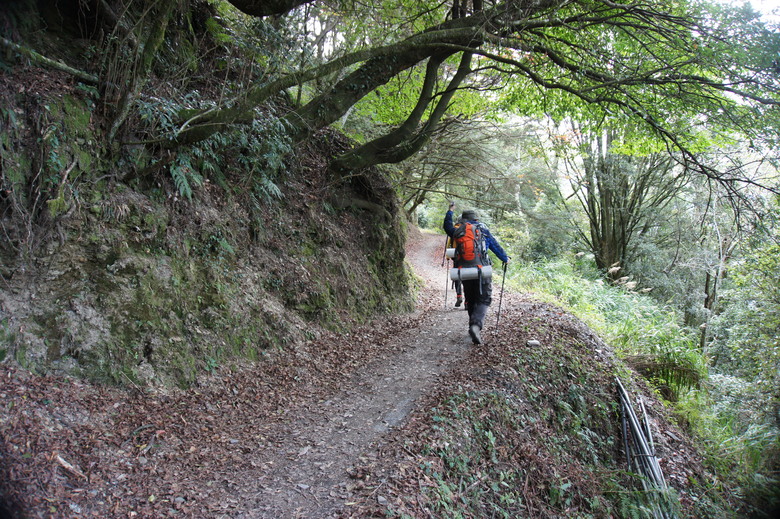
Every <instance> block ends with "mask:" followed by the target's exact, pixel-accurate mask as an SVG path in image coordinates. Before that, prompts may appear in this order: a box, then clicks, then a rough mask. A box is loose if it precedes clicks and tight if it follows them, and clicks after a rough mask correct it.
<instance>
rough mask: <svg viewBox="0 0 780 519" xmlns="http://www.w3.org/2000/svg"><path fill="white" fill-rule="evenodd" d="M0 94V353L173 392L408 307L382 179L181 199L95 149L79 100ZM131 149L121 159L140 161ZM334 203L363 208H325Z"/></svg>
mask: <svg viewBox="0 0 780 519" xmlns="http://www.w3.org/2000/svg"><path fill="white" fill-rule="evenodd" d="M8 86H9V85H8V84H7V83H6V84H5V87H6V88H4V89H3V93H2V95H3V99H4V101H6V104H5V106H6V107H7V108H4V109H3V112H2V116H3V118H2V120H3V131H2V133H0V146H2V152H3V159H2V160H3V163H2V164H3V169H2V182H3V185H2V187H3V189H4V190H5V192H6V194H7V196H5V197H4V198H3V199H2V201H0V205H2V220H0V223H1V224H2V227H3V231H4V233H5V235H6V236H8V237H10V238H11V239H9V240H3V242H2V244H1V245H0V258H2V269H1V270H0V277H2V280H1V281H2V285H1V286H0V359H2V358H4V359H6V360H5V361H11V359H15V360H16V361H17V362H19V363H20V364H22V365H24V366H26V367H28V368H31V369H33V370H36V371H39V372H58V373H64V374H73V375H77V376H84V377H87V378H89V379H92V380H97V381H103V382H109V383H118V384H158V383H162V384H166V385H172V384H177V385H181V386H186V385H188V384H190V383H192V382H193V381H194V380H195V379H196V377H197V376H198V374H199V373H202V372H203V371H207V370H211V369H213V368H215V367H217V366H219V365H222V364H224V363H229V362H234V361H241V362H244V361H245V360H247V359H248V360H250V361H259V360H261V359H262V356H263V352H265V351H267V350H268V349H269V348H285V347H287V346H291V345H294V344H297V343H300V342H301V341H306V340H308V339H311V338H313V337H315V336H316V335H317V334H318V333H319V330H321V329H322V327H325V328H330V329H339V328H342V327H346V326H351V325H352V324H354V323H356V322H361V321H365V320H366V319H368V318H370V317H372V316H375V315H377V314H379V313H384V312H396V311H403V310H408V309H410V308H411V295H410V279H409V276H408V273H407V272H406V269H405V267H404V260H403V258H404V247H403V246H404V235H403V234H404V233H403V228H402V224H401V219H400V218H399V217H398V211H397V206H396V203H395V197H394V195H393V192H392V190H391V189H390V187H389V186H388V184H387V183H386V182H385V181H384V180H383V179H382V177H381V175H380V174H379V173H378V172H373V173H372V174H371V176H357V177H350V178H349V179H338V178H333V177H332V176H331V175H330V174H328V173H327V171H326V169H325V167H324V166H319V167H305V166H298V167H288V168H286V169H285V170H284V171H283V172H282V173H281V175H280V177H279V181H278V184H279V187H280V190H281V192H282V196H281V197H280V198H278V199H271V198H269V199H268V200H266V201H265V203H264V204H262V205H261V206H260V207H257V206H256V204H255V206H254V207H252V203H251V201H250V200H249V199H248V198H247V195H246V193H244V192H242V191H241V190H240V189H231V187H230V186H226V185H222V184H220V185H217V183H214V182H208V181H206V182H205V184H204V185H203V186H202V187H200V188H199V189H197V190H195V192H194V195H193V198H192V200H186V199H182V198H181V197H178V196H176V189H175V186H174V185H173V184H172V182H171V180H170V178H169V177H166V176H165V174H164V172H162V173H160V172H158V173H157V174H155V175H154V176H152V177H151V178H144V179H142V181H134V182H129V183H128V182H125V181H123V180H122V179H124V178H126V176H127V175H126V171H125V168H127V167H128V164H127V162H126V161H125V160H126V156H124V155H121V154H120V155H117V154H116V151H115V150H109V149H104V148H102V147H101V145H100V143H101V138H102V134H103V127H104V125H103V126H101V125H100V124H96V122H95V120H96V118H95V116H94V110H93V106H94V105H93V104H92V101H91V99H90V97H89V95H88V94H89V93H88V92H81V91H79V89H78V88H77V87H75V86H74V87H70V88H67V89H65V90H66V93H65V94H62V92H61V91H59V92H57V95H53V96H51V97H50V98H46V99H42V98H40V96H38V95H36V94H37V93H34V92H25V91H23V92H18V91H16V92H15V91H13V90H12V89H10V88H8ZM41 121H43V125H42V123H41ZM41 132H44V133H43V134H42V133H41ZM41 135H49V137H46V138H43V139H41ZM325 152H326V150H316V149H303V150H299V151H298V153H307V154H317V153H325ZM134 157H135V158H134V160H135V161H137V162H138V163H136V164H134V165H133V167H135V168H139V169H141V168H143V167H145V166H147V165H148V164H149V158H148V157H145V154H144V153H135V154H134ZM144 161H146V162H144ZM311 162H312V163H315V164H326V161H325V160H317V161H311ZM204 176H205V175H204ZM336 194H338V196H336ZM345 195H346V198H347V200H352V201H359V202H360V203H354V204H350V203H347V204H342V203H336V200H343V197H344V196H345ZM34 198H35V199H34ZM365 203H368V206H369V207H380V208H382V209H381V211H378V212H377V211H372V210H368V209H366V208H365V207H366V205H365ZM250 208H252V209H250Z"/></svg>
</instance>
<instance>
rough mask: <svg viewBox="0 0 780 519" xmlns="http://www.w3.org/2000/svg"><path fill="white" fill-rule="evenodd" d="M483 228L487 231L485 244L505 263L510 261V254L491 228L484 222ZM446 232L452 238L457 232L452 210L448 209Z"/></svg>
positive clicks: (445, 217)
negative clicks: (499, 242) (492, 232)
mask: <svg viewBox="0 0 780 519" xmlns="http://www.w3.org/2000/svg"><path fill="white" fill-rule="evenodd" d="M469 221H470V223H477V221H476V220H469ZM482 229H483V230H484V231H485V232H484V233H483V236H484V237H485V245H486V246H487V248H488V249H489V250H491V251H493V254H495V255H496V256H497V257H498V259H500V260H501V261H503V262H504V263H506V262H507V261H509V256H507V255H506V252H504V249H502V248H501V245H499V244H498V241H497V240H496V239H495V238H494V237H493V235H492V234H490V230H489V229H488V228H487V227H486V226H485V225H484V224H483V225H482ZM444 232H446V233H447V236H449V237H450V238H452V235H453V233H454V232H455V224H453V223H452V211H447V214H446V215H444Z"/></svg>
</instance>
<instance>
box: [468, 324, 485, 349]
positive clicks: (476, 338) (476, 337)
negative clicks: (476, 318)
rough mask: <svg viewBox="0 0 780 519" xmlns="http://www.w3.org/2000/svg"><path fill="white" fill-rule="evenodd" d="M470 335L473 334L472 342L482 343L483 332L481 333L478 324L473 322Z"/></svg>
mask: <svg viewBox="0 0 780 519" xmlns="http://www.w3.org/2000/svg"><path fill="white" fill-rule="evenodd" d="M469 335H471V342H473V343H474V344H482V334H481V333H480V329H479V326H478V325H476V324H472V325H471V326H469Z"/></svg>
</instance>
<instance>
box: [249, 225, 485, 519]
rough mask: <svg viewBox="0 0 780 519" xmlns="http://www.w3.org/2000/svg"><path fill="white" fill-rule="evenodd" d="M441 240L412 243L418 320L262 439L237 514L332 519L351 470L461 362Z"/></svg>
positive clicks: (465, 345) (459, 323)
mask: <svg viewBox="0 0 780 519" xmlns="http://www.w3.org/2000/svg"><path fill="white" fill-rule="evenodd" d="M442 246H443V238H442V236H439V235H428V234H423V235H420V236H418V237H417V238H415V239H414V240H413V241H412V242H411V243H410V247H409V251H408V253H407V257H408V259H409V261H410V262H411V264H412V265H413V266H414V269H415V272H416V273H417V274H418V275H419V276H420V277H421V278H422V279H423V280H424V283H425V285H424V288H423V290H422V292H421V294H420V297H419V303H418V308H417V312H419V313H421V314H422V315H421V317H422V319H421V321H422V322H421V323H420V324H417V325H414V326H412V325H410V326H409V327H408V328H405V329H404V326H403V325H401V326H400V329H399V330H397V331H395V332H394V337H393V339H392V341H391V344H389V345H388V346H389V347H388V348H386V351H389V352H390V354H389V355H387V356H386V357H384V358H379V359H376V360H373V361H372V362H371V363H369V364H368V365H367V366H365V367H363V368H361V369H359V370H358V371H357V374H356V375H355V376H354V377H353V378H352V380H351V381H349V383H347V384H345V385H344V387H343V389H342V390H341V391H339V392H338V393H336V394H334V395H332V396H331V397H330V398H328V399H326V400H323V401H319V402H304V403H302V404H301V405H299V406H298V407H297V408H295V409H289V410H287V412H288V415H287V416H286V417H285V420H284V421H283V422H281V423H279V424H275V425H272V426H269V427H268V429H266V430H263V431H262V432H261V433H260V434H261V436H262V437H264V438H271V439H273V440H272V441H273V442H275V443H273V447H272V448H269V449H267V450H266V451H265V452H264V453H262V454H261V455H260V458H261V460H260V462H259V464H258V465H259V468H258V469H256V470H251V471H246V472H244V473H243V474H242V477H241V478H240V479H241V480H243V481H245V482H246V487H245V488H242V489H240V491H239V493H240V494H242V495H243V497H242V498H241V499H240V501H241V502H243V503H245V504H246V508H245V509H244V511H243V512H242V513H241V514H240V517H247V518H250V517H251V518H261V517H262V518H264V517H267V518H281V517H285V518H295V517H309V518H311V517H332V516H335V515H336V514H337V513H338V511H339V510H340V509H341V508H343V507H344V505H345V503H346V501H347V499H348V497H349V485H350V477H351V475H352V476H354V470H356V469H355V467H358V466H360V465H361V464H363V463H365V462H366V461H368V460H370V459H371V458H372V457H374V456H376V452H377V451H378V448H379V445H380V444H381V443H382V440H383V437H384V435H385V434H386V433H387V432H388V431H389V430H391V429H392V428H394V427H396V426H398V425H399V424H400V423H402V422H403V420H404V419H405V417H406V416H407V415H408V414H409V412H410V411H411V410H412V409H413V408H414V406H415V402H416V401H417V400H418V399H419V398H420V396H421V395H423V394H424V393H425V392H426V391H428V390H429V388H431V387H433V386H435V384H436V380H437V378H438V377H443V376H446V375H447V371H448V370H449V369H451V368H452V367H453V366H455V365H456V364H457V363H459V362H462V361H463V360H464V359H465V357H466V353H467V351H468V349H469V348H470V347H471V344H470V340H469V338H468V335H467V334H466V325H467V318H466V313H465V312H464V311H463V310H462V309H456V308H454V297H453V296H452V292H450V297H449V300H448V306H447V307H446V308H445V307H444V301H443V299H444V287H445V281H446V271H445V268H443V267H442V266H441V256H440V255H441V252H442Z"/></svg>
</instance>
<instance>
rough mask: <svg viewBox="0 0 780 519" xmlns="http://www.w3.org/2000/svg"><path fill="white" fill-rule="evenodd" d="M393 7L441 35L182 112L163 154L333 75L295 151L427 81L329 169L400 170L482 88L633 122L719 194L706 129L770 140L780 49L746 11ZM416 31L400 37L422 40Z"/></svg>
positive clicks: (579, 3) (661, 5) (543, 1)
mask: <svg viewBox="0 0 780 519" xmlns="http://www.w3.org/2000/svg"><path fill="white" fill-rule="evenodd" d="M233 3H234V4H235V5H236V6H237V7H239V8H241V9H242V10H244V11H245V12H249V13H253V12H256V11H252V10H251V9H249V5H248V4H259V2H238V1H235V2H233ZM299 3H300V2H297V1H295V2H291V3H290V5H291V6H295V5H296V4H299ZM397 5H401V7H403V8H405V9H409V10H412V9H418V10H419V12H420V14H421V13H422V12H423V11H424V12H426V13H427V15H428V18H430V15H431V13H432V12H433V13H436V12H438V13H439V16H440V18H441V22H440V23H437V24H432V25H429V26H426V27H424V28H418V29H417V30H416V31H414V32H410V33H408V34H407V33H403V32H401V33H400V35H399V37H398V38H397V39H396V40H395V41H392V42H389V43H384V44H382V45H378V46H363V47H360V48H357V49H355V50H354V51H352V52H350V53H347V54H343V55H337V56H336V57H334V58H333V59H332V60H330V61H327V62H324V63H321V64H318V65H316V66H312V67H310V68H307V69H303V70H299V71H296V72H295V73H294V74H288V75H284V76H281V77H279V78H277V79H275V80H273V81H270V82H267V83H264V84H260V85H257V86H255V87H253V88H252V89H250V90H248V91H246V92H244V93H242V94H241V95H239V96H237V97H236V98H235V99H233V100H231V101H230V102H229V103H226V104H224V105H221V106H218V107H216V108H211V109H209V110H207V111H203V112H202V113H193V112H187V113H186V114H184V115H183V118H182V122H184V121H185V120H186V121H187V122H186V124H183V125H182V126H181V127H180V130H179V131H178V132H176V133H175V134H174V135H170V136H168V137H169V138H170V141H169V142H170V145H172V146H175V145H178V144H182V143H192V142H196V141H198V140H200V139H204V138H207V137H208V136H209V135H211V134H212V133H214V132H217V131H220V130H221V129H223V128H224V127H225V126H227V125H231V124H236V123H240V122H243V121H247V120H249V119H251V118H252V117H254V109H255V107H257V106H258V105H260V104H261V103H263V102H265V101H267V100H268V99H269V98H270V97H271V96H273V95H275V94H277V93H278V92H279V91H281V90H283V89H285V88H289V87H291V86H293V85H296V84H300V83H302V82H306V81H312V80H315V79H318V78H323V77H327V76H332V75H338V74H341V79H340V80H339V81H337V82H335V83H334V84H333V85H332V87H330V88H329V89H327V90H325V91H323V92H321V93H320V95H317V96H315V97H314V98H313V99H311V100H310V101H309V102H308V103H306V104H304V105H303V106H300V107H298V108H296V109H295V110H294V111H292V112H290V113H288V114H286V115H285V116H284V121H285V123H286V126H287V128H288V129H289V132H290V134H291V136H292V137H293V139H294V140H296V141H300V140H302V139H306V138H308V137H310V136H311V135H312V134H314V133H315V132H317V131H318V130H320V129H321V128H323V127H326V126H328V125H330V124H332V123H333V122H335V121H336V120H338V119H339V118H340V117H342V116H343V115H344V114H345V113H346V112H347V111H348V110H349V109H350V108H351V107H353V106H354V105H355V104H356V103H358V102H360V101H361V99H362V98H364V97H365V96H366V95H367V94H368V93H370V92H372V91H375V90H377V89H378V88H380V87H382V86H383V85H385V84H386V83H387V82H388V81H390V80H391V79H392V78H394V77H396V76H398V75H399V74H401V73H403V72H404V71H406V70H408V69H411V68H413V67H422V66H424V67H425V73H424V80H423V81H421V82H420V87H419V95H418V99H417V102H416V104H414V105H413V106H410V107H409V112H408V117H407V119H406V120H404V121H402V122H400V123H399V124H398V125H397V126H396V127H395V128H393V129H392V130H391V131H389V132H388V133H387V134H386V135H383V136H380V137H378V138H376V139H374V140H372V141H370V142H367V143H364V144H363V145H361V146H360V147H358V148H356V149H354V150H351V151H349V152H348V153H347V154H345V155H344V156H342V157H339V158H338V159H337V160H336V164H337V165H339V166H341V167H345V168H361V167H365V166H369V165H372V164H377V163H383V162H397V161H400V160H403V159H404V158H406V157H408V156H410V155H411V154H413V153H415V152H417V151H418V150H419V149H420V148H421V147H422V146H423V145H424V144H425V142H427V140H428V139H429V138H430V137H431V135H432V134H433V132H434V131H435V129H436V127H437V124H438V122H439V121H440V120H441V118H442V116H443V114H444V113H445V112H446V110H447V108H448V106H449V104H450V103H451V101H452V97H453V96H454V95H456V94H457V92H458V90H462V89H474V88H484V87H485V85H489V87H492V92H493V93H492V94H491V95H492V96H493V97H494V98H495V100H496V102H500V103H501V106H503V107H507V106H510V107H512V108H517V109H520V110H523V111H525V112H526V113H542V112H545V113H550V114H552V115H554V116H556V117H565V116H567V115H571V114H577V117H578V118H579V119H581V120H582V119H589V120H592V121H594V120H599V119H604V118H608V119H613V120H620V119H625V118H630V119H634V120H638V121H641V122H642V123H643V124H644V132H645V133H646V136H647V138H651V139H655V140H656V141H657V142H662V143H664V145H665V146H667V147H668V148H670V149H674V150H676V151H679V152H681V156H682V157H684V159H685V160H687V161H689V162H691V163H692V165H693V166H694V167H696V168H698V169H699V170H700V171H701V172H704V173H705V174H707V175H709V176H712V177H717V178H719V179H721V180H726V181H730V180H734V179H730V178H725V179H724V178H721V177H720V176H719V173H718V172H717V171H714V170H712V169H711V168H708V167H707V166H706V165H704V164H700V163H698V162H697V161H696V154H695V151H696V148H697V147H698V146H699V145H700V142H701V135H702V132H703V131H704V130H705V129H706V131H707V132H709V137H710V138H711V139H718V138H723V139H726V138H729V139H731V138H733V136H734V135H735V132H739V133H740V134H741V135H744V136H746V137H747V138H748V139H750V140H751V142H753V143H754V144H755V145H757V146H758V145H770V146H771V145H773V144H775V142H776V140H777V124H776V123H777V112H778V110H777V105H778V103H779V102H780V101H779V100H780V96H778V81H777V74H778V63H777V61H776V56H777V52H778V50H780V43H779V41H780V40H779V38H778V35H777V34H774V33H772V32H771V31H769V30H767V29H766V28H765V27H764V26H763V25H762V24H760V23H758V21H757V19H756V16H755V14H754V13H751V12H750V11H749V10H738V11H728V10H726V8H725V7H719V6H713V5H710V4H699V3H698V2H688V1H680V0H667V1H647V2H633V3H626V4H623V3H617V2H612V1H610V0H574V1H566V0H536V1H534V0H513V1H503V2H496V3H488V4H487V5H484V6H483V5H482V3H481V2H476V1H475V2H473V3H469V4H466V3H465V2H464V3H462V4H461V3H459V2H458V1H455V2H453V3H452V4H450V5H444V4H431V3H426V2H422V3H419V2H418V3H413V4H410V3H397ZM388 6H389V3H388ZM377 9H382V6H379V7H377ZM411 14H412V13H410V18H411V17H412V16H411ZM421 19H422V18H417V22H418V23H416V24H411V25H410V26H408V27H406V28H405V29H407V30H408V28H409V27H411V28H414V27H415V26H416V27H419V25H420V24H419V20H421ZM443 79H445V80H443ZM497 85H499V86H500V87H501V88H499V89H496V86H497Z"/></svg>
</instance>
